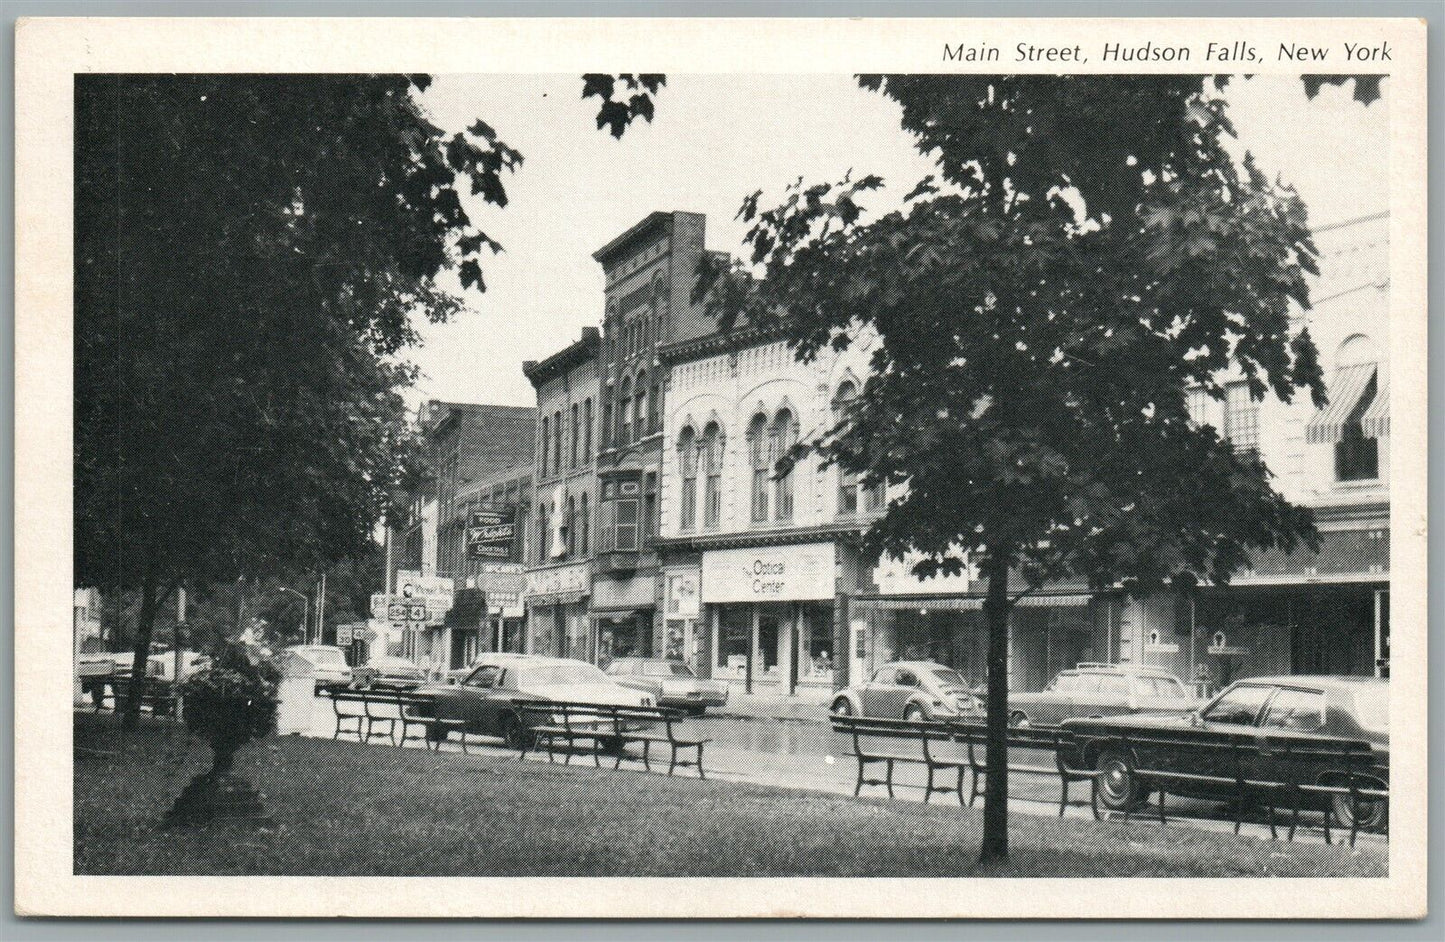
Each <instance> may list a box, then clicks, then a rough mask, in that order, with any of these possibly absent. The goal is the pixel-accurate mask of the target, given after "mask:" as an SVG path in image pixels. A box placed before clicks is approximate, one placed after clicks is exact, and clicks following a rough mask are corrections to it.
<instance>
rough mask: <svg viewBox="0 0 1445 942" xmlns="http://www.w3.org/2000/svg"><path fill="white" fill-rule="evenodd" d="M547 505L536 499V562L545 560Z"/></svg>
mask: <svg viewBox="0 0 1445 942" xmlns="http://www.w3.org/2000/svg"><path fill="white" fill-rule="evenodd" d="M547 537H548V533H547V505H546V503H544V502H542V501H538V506H537V562H539V563H545V562H546V561H547Z"/></svg>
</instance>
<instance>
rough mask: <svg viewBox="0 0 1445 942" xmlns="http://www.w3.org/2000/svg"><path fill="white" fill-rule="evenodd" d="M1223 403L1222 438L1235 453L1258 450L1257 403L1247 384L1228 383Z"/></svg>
mask: <svg viewBox="0 0 1445 942" xmlns="http://www.w3.org/2000/svg"><path fill="white" fill-rule="evenodd" d="M1226 392H1227V394H1228V395H1227V397H1226V399H1225V402H1224V437H1225V438H1227V439H1229V441H1230V443H1231V444H1233V445H1234V450H1235V451H1236V452H1246V451H1258V450H1259V403H1257V402H1255V401H1254V399H1253V398H1252V397H1251V396H1250V394H1249V384H1248V383H1243V382H1239V383H1230V384H1229V385H1228V386H1227V387H1226Z"/></svg>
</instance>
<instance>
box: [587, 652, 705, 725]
mask: <svg viewBox="0 0 1445 942" xmlns="http://www.w3.org/2000/svg"><path fill="white" fill-rule="evenodd" d="M606 674H607V676H608V677H611V678H612V679H613V680H615V681H617V682H618V683H619V684H621V685H622V686H624V687H631V688H632V689H633V690H641V691H643V692H644V693H650V694H652V698H653V702H655V703H656V704H657V705H658V706H665V707H676V708H678V709H681V710H687V711H688V712H689V713H694V714H697V715H699V716H701V715H702V714H703V713H704V712H706V711H707V708H708V707H710V706H712V707H719V706H723V705H724V704H726V703H727V702H728V685H727V684H725V683H723V682H721V681H717V680H700V679H698V676H697V675H696V674H694V673H693V672H692V668H691V667H688V666H687V665H686V664H684V663H683V662H682V661H673V660H668V659H666V658H661V657H619V658H617V659H616V660H615V661H613V662H612V663H610V664H608V665H607V670H606Z"/></svg>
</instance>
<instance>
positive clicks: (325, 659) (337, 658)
mask: <svg viewBox="0 0 1445 942" xmlns="http://www.w3.org/2000/svg"><path fill="white" fill-rule="evenodd" d="M301 656H302V657H304V658H306V660H308V661H310V662H311V663H312V664H315V665H316V666H317V667H344V666H345V665H346V658H345V657H344V656H343V655H342V653H341V652H340V651H332V650H328V649H326V648H321V649H319V650H317V649H312V650H310V651H303V652H301Z"/></svg>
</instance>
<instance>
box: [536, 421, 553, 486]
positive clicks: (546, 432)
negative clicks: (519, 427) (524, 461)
mask: <svg viewBox="0 0 1445 942" xmlns="http://www.w3.org/2000/svg"><path fill="white" fill-rule="evenodd" d="M551 439H552V420H551V419H548V418H546V417H545V416H544V417H543V419H542V452H541V460H540V461H539V462H538V468H537V474H538V476H539V477H544V478H545V477H546V476H547V444H548V442H550V441H551Z"/></svg>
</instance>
